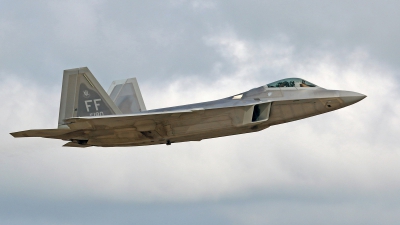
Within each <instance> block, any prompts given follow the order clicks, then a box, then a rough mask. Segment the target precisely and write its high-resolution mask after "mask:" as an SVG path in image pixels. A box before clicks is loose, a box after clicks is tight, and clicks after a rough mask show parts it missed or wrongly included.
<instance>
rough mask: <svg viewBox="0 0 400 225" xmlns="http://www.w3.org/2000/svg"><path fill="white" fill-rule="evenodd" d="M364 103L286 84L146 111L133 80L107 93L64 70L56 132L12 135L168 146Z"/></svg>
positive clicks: (83, 143) (84, 143)
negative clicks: (213, 99) (212, 99)
mask: <svg viewBox="0 0 400 225" xmlns="http://www.w3.org/2000/svg"><path fill="white" fill-rule="evenodd" d="M365 97H366V96H365V95H363V94H359V93H356V92H351V91H337V90H327V89H324V88H322V87H319V86H317V85H315V84H313V83H311V82H308V81H306V80H304V79H301V78H287V79H282V80H278V81H275V82H272V83H270V84H267V85H264V86H261V87H257V88H254V89H251V90H249V91H246V92H243V93H239V94H235V95H232V96H229V97H227V98H223V99H219V100H215V101H209V102H202V103H196V104H189V105H182V106H175V107H169V108H160V109H154V110H146V107H145V104H144V101H143V98H142V95H141V92H140V89H139V86H138V83H137V81H136V79H135V78H131V79H126V80H119V81H114V82H113V83H112V84H111V86H110V88H109V90H108V93H106V92H105V90H104V89H103V88H102V87H101V85H100V84H99V82H98V81H97V80H96V78H95V77H94V76H93V74H92V73H91V72H90V71H89V69H88V68H86V67H83V68H76V69H69V70H64V76H63V84H62V91H61V104H60V111H59V120H58V128H57V129H40V130H26V131H20V132H15V133H11V135H12V136H14V137H16V138H19V137H42V138H53V139H60V140H64V141H68V142H67V143H66V144H65V145H64V146H67V147H90V146H99V147H119V146H143V145H156V144H167V145H170V144H171V143H178V142H186V141H201V140H203V139H208V138H216V137H223V136H229V135H237V134H244V133H250V132H257V131H260V130H264V129H266V128H268V127H270V126H273V125H278V124H282V123H287V122H291V121H295V120H300V119H304V118H307V117H311V116H316V115H319V114H322V113H326V112H330V111H333V110H337V109H340V108H343V107H346V106H349V105H351V104H354V103H356V102H358V101H360V100H362V99H364V98H365Z"/></svg>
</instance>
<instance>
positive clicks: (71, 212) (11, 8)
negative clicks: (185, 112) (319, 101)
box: [0, 1, 400, 224]
mask: <svg viewBox="0 0 400 225" xmlns="http://www.w3.org/2000/svg"><path fill="white" fill-rule="evenodd" d="M362 4H363V7H360V6H359V5H358V4H355V3H347V2H335V3H334V4H333V3H327V2H325V3H323V2H322V3H321V2H319V3H315V2H308V1H306V2H302V3H301V4H300V3H297V2H285V1H283V2H282V1H281V2H279V3H276V2H272V1H271V2H258V1H257V2H250V3H247V4H244V3H242V2H239V1H233V2H232V1H230V2H228V1H226V2H225V1H218V2H212V1H209V2H199V1H166V2H162V3H156V2H146V3H142V2H141V3H139V2H122V1H117V2H108V1H66V2H63V3H56V2H52V1H40V2H38V3H36V4H33V3H31V2H29V1H26V2H18V3H15V2H5V4H4V7H2V8H1V9H0V12H1V13H0V29H1V31H2V32H0V48H1V49H2V51H1V52H0V59H1V60H0V63H1V64H0V65H1V68H0V77H1V79H2V83H1V84H0V100H1V101H2V102H3V108H4V109H7V110H5V111H4V112H3V114H2V117H1V118H0V124H1V126H2V128H3V130H4V132H3V134H2V135H0V140H1V142H2V143H4V144H3V145H2V147H1V150H0V155H1V157H0V162H1V163H0V180H1V181H2V182H1V183H0V221H1V222H2V223H7V224H32V222H36V223H38V224H43V223H44V224H46V223H48V224H71V223H73V224H87V223H95V224H101V223H104V224H106V223H109V222H110V221H116V222H118V223H122V224H124V223H132V221H135V222H140V223H143V224H156V223H157V224H159V223H162V222H166V223H167V224H168V223H171V224H187V223H192V224H193V223H194V224H195V223H196V222H197V223H199V224H200V223H202V224H204V223H207V224H221V223H231V224H293V222H294V221H296V222H298V223H300V224H320V223H325V224H346V223H349V224H381V223H385V224H395V223H396V221H398V219H399V218H398V215H399V214H398V209H399V202H398V200H397V199H398V197H399V196H398V189H399V188H400V180H399V178H398V176H397V174H398V171H399V170H400V168H399V164H398V148H397V145H398V140H397V135H396V134H398V133H399V132H400V131H399V127H400V126H399V125H400V120H399V118H400V115H399V112H400V108H399V106H398V105H396V104H394V100H393V99H398V98H399V97H400V96H399V95H400V92H399V91H398V88H397V85H396V84H397V83H396V82H397V80H398V67H397V61H396V60H398V59H397V58H396V57H394V55H395V54H396V53H398V48H397V46H398V44H397V42H396V41H394V38H395V37H396V35H398V33H397V32H398V29H390V28H394V27H396V26H398V25H397V24H396V22H395V21H396V20H395V19H396V18H397V16H398V15H397V14H394V13H393V8H395V5H394V4H397V3H396V2H390V4H389V3H388V4H387V5H384V4H379V5H377V4H375V3H374V2H365V1H364V2H363V3H362ZM370 15H373V16H370ZM397 19H398V18H397ZM397 21H398V20H397ZM380 35H384V36H386V37H387V39H385V40H386V41H380V39H379V36H380ZM392 38H393V39H392ZM385 46H386V47H385ZM388 46H391V47H388ZM78 66H89V68H90V69H91V70H92V72H93V73H94V74H95V76H96V77H97V78H98V79H99V81H100V82H101V83H102V84H103V86H104V87H107V85H108V84H109V83H110V82H111V81H112V80H113V79H119V78H122V77H131V76H137V77H138V78H139V83H140V84H141V90H142V93H143V95H144V99H145V102H146V105H147V106H148V108H157V107H165V106H171V105H179V104H186V103H192V102H199V101H207V100H213V99H217V98H222V97H225V96H227V95H233V94H235V93H239V92H242V91H246V90H248V89H250V88H253V87H255V86H261V85H264V84H266V83H268V82H272V81H274V80H277V79H280V78H282V77H289V76H290V77H303V78H305V79H307V80H309V81H311V82H314V83H316V84H318V85H321V86H322V87H326V88H329V89H344V90H353V91H358V92H361V93H364V94H367V95H368V98H366V99H365V100H363V101H362V102H360V103H357V104H356V105H353V106H350V107H348V108H345V109H341V110H339V111H335V112H332V113H329V114H326V115H321V116H317V117H313V118H309V119H306V120H302V121H297V122H292V123H288V124H283V125H280V126H276V127H271V128H269V129H267V130H265V131H262V132H258V133H255V134H247V135H239V136H233V137H226V138H218V139H212V140H205V141H201V142H198V143H182V144H176V145H172V146H169V147H166V146H152V147H143V148H122V149H115V148H111V149H100V148H89V149H83V150H82V149H68V148H61V147H60V145H61V142H59V141H57V140H44V139H13V138H12V137H11V136H9V135H8V132H11V131H16V130H23V129H31V128H53V127H55V125H56V121H57V116H58V106H59V96H60V88H61V74H62V70H63V69H67V68H72V67H78ZM316 214H318V216H315V215H316ZM365 215H368V216H365ZM115 218H117V219H115ZM382 218H385V219H382Z"/></svg>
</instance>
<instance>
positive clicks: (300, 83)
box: [267, 78, 318, 88]
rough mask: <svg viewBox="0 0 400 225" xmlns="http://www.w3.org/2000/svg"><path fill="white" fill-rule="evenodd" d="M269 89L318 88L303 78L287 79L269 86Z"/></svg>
mask: <svg viewBox="0 0 400 225" xmlns="http://www.w3.org/2000/svg"><path fill="white" fill-rule="evenodd" d="M267 86H268V87H269V88H284V87H318V86H317V85H315V84H313V83H311V82H308V81H306V80H303V79H301V78H287V79H283V80H278V81H275V82H272V83H269V84H267Z"/></svg>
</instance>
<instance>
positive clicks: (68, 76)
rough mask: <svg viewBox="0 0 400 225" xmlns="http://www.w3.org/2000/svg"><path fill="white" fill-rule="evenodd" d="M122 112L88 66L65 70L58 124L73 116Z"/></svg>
mask: <svg viewBox="0 0 400 225" xmlns="http://www.w3.org/2000/svg"><path fill="white" fill-rule="evenodd" d="M115 114H121V111H120V110H119V108H118V107H117V106H116V105H115V104H114V102H113V101H112V100H111V99H110V97H109V96H108V95H107V93H106V92H105V91H104V89H103V88H102V87H101V85H100V84H99V82H98V81H97V80H96V78H95V77H94V76H93V74H92V73H91V72H90V70H89V69H88V68H87V67H82V68H76V69H69V70H64V76H63V84H62V91H61V103H60V114H59V119H58V126H59V127H64V125H65V123H64V119H67V118H71V117H86V116H103V115H115Z"/></svg>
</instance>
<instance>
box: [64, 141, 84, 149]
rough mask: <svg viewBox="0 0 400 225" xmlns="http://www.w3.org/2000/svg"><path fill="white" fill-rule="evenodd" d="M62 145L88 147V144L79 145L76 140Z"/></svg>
mask: <svg viewBox="0 0 400 225" xmlns="http://www.w3.org/2000/svg"><path fill="white" fill-rule="evenodd" d="M63 147H77V148H87V147H89V146H88V145H81V144H78V143H76V142H72V141H70V142H68V143H67V144H65V145H63Z"/></svg>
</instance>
